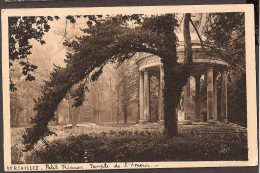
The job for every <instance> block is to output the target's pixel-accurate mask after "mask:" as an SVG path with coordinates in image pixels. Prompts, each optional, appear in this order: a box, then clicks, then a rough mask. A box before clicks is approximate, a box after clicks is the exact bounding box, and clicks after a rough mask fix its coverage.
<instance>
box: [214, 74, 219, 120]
mask: <svg viewBox="0 0 260 173" xmlns="http://www.w3.org/2000/svg"><path fill="white" fill-rule="evenodd" d="M213 87H214V92H213V93H214V95H213V97H214V109H213V119H214V120H217V119H218V88H217V87H218V86H217V73H216V74H214V79H213Z"/></svg>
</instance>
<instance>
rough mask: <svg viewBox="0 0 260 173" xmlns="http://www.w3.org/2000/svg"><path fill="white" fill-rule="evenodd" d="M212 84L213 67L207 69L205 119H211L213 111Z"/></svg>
mask: <svg viewBox="0 0 260 173" xmlns="http://www.w3.org/2000/svg"><path fill="white" fill-rule="evenodd" d="M213 94H214V86H213V67H212V66H209V67H208V69H207V120H208V121H212V120H213V113H214V95H213Z"/></svg>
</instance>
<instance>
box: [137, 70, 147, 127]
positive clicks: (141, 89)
mask: <svg viewBox="0 0 260 173" xmlns="http://www.w3.org/2000/svg"><path fill="white" fill-rule="evenodd" d="M139 77H140V78H139V122H138V123H140V124H142V123H144V122H146V120H145V118H144V73H143V72H142V71H140V73H139Z"/></svg>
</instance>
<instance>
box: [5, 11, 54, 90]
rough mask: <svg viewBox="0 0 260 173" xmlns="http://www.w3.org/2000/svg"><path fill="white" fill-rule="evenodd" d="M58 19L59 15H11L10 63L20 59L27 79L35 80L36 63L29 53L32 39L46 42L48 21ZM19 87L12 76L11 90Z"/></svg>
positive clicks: (11, 64)
mask: <svg viewBox="0 0 260 173" xmlns="http://www.w3.org/2000/svg"><path fill="white" fill-rule="evenodd" d="M54 18H55V19H56V20H58V19H59V17H58V16H55V17H51V16H30V17H27V16H24V17H9V18H8V31H9V65H10V67H11V66H13V62H14V61H15V60H20V62H19V63H20V65H21V66H22V74H23V75H25V76H26V78H25V79H26V80H27V81H32V80H35V77H34V76H33V75H32V73H31V72H33V71H34V70H35V69H37V66H36V65H33V64H32V63H30V61H29V59H28V55H30V54H31V51H30V50H31V48H32V47H33V46H32V45H31V44H30V39H35V40H37V41H38V42H40V43H41V44H42V45H43V44H45V43H46V42H45V41H44V40H43V39H42V37H43V35H44V34H45V33H46V32H48V31H49V29H50V25H49V24H48V21H52V20H53V19H54ZM16 89H17V88H16V87H15V84H14V83H13V81H12V80H11V78H10V90H11V91H14V90H16Z"/></svg>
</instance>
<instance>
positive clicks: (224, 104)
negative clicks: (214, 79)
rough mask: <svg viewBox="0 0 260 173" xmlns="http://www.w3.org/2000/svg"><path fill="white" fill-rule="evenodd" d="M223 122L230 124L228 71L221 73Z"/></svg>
mask: <svg viewBox="0 0 260 173" xmlns="http://www.w3.org/2000/svg"><path fill="white" fill-rule="evenodd" d="M221 120H222V121H224V122H228V118H227V71H226V69H224V70H223V71H222V73H221Z"/></svg>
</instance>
